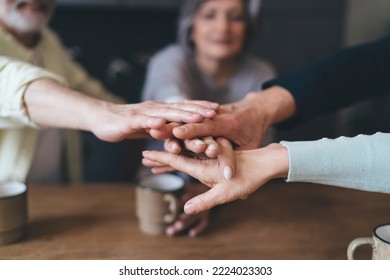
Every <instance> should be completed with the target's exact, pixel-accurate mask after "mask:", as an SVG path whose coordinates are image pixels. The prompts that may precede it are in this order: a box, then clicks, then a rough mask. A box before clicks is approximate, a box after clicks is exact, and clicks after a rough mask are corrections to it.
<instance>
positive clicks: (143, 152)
mask: <svg viewBox="0 0 390 280" xmlns="http://www.w3.org/2000/svg"><path fill="white" fill-rule="evenodd" d="M149 153H150V151H142V155H143V156H146V155H148V154H149Z"/></svg>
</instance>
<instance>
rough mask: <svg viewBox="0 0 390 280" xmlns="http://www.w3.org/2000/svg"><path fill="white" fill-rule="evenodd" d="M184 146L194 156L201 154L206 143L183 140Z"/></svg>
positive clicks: (197, 140) (195, 140) (196, 140)
mask: <svg viewBox="0 0 390 280" xmlns="http://www.w3.org/2000/svg"><path fill="white" fill-rule="evenodd" d="M184 146H185V148H186V149H187V150H189V151H191V152H194V153H196V154H200V153H203V152H204V151H205V150H206V148H207V145H206V143H205V142H204V141H202V140H200V139H187V140H184Z"/></svg>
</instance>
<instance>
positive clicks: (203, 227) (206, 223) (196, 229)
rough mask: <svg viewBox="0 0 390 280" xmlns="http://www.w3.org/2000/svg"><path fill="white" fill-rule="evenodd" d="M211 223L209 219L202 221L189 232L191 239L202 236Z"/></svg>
mask: <svg viewBox="0 0 390 280" xmlns="http://www.w3.org/2000/svg"><path fill="white" fill-rule="evenodd" d="M209 223H210V222H209V219H208V218H203V219H201V220H200V222H199V223H198V224H197V225H196V226H194V227H193V228H192V229H191V230H190V231H189V232H188V235H189V236H191V237H196V236H198V235H200V234H201V233H203V232H204V231H205V230H206V228H207V227H208V226H209Z"/></svg>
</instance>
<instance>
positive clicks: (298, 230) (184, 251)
mask: <svg viewBox="0 0 390 280" xmlns="http://www.w3.org/2000/svg"><path fill="white" fill-rule="evenodd" d="M28 197H29V225H28V233H27V235H26V237H25V238H24V239H23V240H20V241H18V242H16V243H13V244H8V245H3V246H0V259H117V260H121V259H142V260H144V259H149V260H150V259H182V260H185V259H287V260H291V259H301V260H302V259H303V260H307V259H346V248H347V246H348V243H349V242H350V241H351V240H352V239H354V238H356V237H361V236H371V234H372V233H371V232H372V229H373V227H374V226H376V225H378V224H382V223H388V222H390V195H388V194H380V193H370V192H363V191H356V190H349V189H343V188H337V187H330V186H321V185H314V184H291V183H290V184H286V183H283V182H280V181H275V182H271V183H269V184H267V185H266V186H264V187H262V188H261V189H259V190H258V191H257V192H256V193H255V194H253V195H252V196H251V197H250V198H248V199H247V200H245V201H236V202H233V203H230V204H227V205H225V206H223V207H220V208H217V209H216V211H214V214H213V216H212V222H211V226H210V227H209V229H208V231H207V232H206V233H205V234H204V235H203V236H200V237H198V238H190V237H188V236H187V235H182V236H179V237H166V236H161V237H150V236H146V235H144V234H142V233H141V232H140V230H139V228H138V222H137V218H136V216H135V211H134V210H135V209H134V188H133V187H132V186H131V185H117V184H104V185H102V184H89V185H87V184H80V185H74V186H57V185H56V186H54V185H47V186H44V185H32V186H30V187H29V193H28ZM356 253H357V255H358V257H359V258H370V255H371V252H370V248H368V247H366V248H364V247H363V248H359V249H358V250H357V252H356Z"/></svg>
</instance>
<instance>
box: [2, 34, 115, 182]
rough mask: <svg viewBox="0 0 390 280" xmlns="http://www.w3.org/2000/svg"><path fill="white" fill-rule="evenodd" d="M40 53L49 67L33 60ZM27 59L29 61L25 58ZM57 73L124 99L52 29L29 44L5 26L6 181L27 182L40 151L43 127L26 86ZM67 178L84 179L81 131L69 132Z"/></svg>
mask: <svg viewBox="0 0 390 280" xmlns="http://www.w3.org/2000/svg"><path fill="white" fill-rule="evenodd" d="M37 54H39V55H40V56H41V57H40V61H41V64H42V66H43V68H45V69H46V70H48V71H45V70H43V69H42V68H38V67H34V66H33V65H31V64H27V63H24V62H28V63H33V62H34V61H36V57H34V56H36V55H37ZM22 62H23V63H22ZM44 77H46V78H51V79H55V80H56V81H58V82H61V83H63V84H67V85H69V86H70V87H71V88H72V89H75V90H78V91H80V92H83V93H86V94H89V95H91V96H94V97H97V98H100V99H105V100H111V101H114V102H122V100H120V99H119V98H117V97H114V96H113V95H112V94H110V93H109V92H108V91H106V90H105V89H104V88H103V86H102V85H101V83H99V82H98V81H96V80H94V79H92V78H91V77H90V76H88V74H87V73H86V72H85V71H84V70H83V69H82V68H81V67H80V66H79V65H78V64H76V63H75V62H73V61H72V59H71V57H70V56H69V55H68V53H67V52H66V50H65V48H64V47H63V45H62V43H61V42H60V40H59V39H58V37H57V36H56V35H55V34H54V33H53V32H52V31H50V30H49V29H45V30H44V31H43V32H42V38H41V41H40V43H39V45H38V46H37V47H36V48H35V49H34V50H29V49H26V48H25V47H24V46H23V45H21V44H20V43H19V42H17V41H16V40H15V39H14V38H13V37H12V35H10V34H9V33H7V32H6V31H5V30H3V29H2V28H1V27H0V181H10V180H16V181H22V182H23V181H25V180H26V177H27V174H28V171H29V169H30V166H31V162H32V159H33V156H34V151H35V145H36V140H37V136H38V129H39V127H38V126H37V125H36V124H34V123H33V122H32V121H31V120H30V119H29V116H28V115H27V111H26V109H25V107H24V102H23V95H24V92H25V89H26V86H27V85H28V84H29V83H30V82H32V81H34V80H36V79H39V78H44ZM63 138H64V142H65V151H66V163H67V168H66V170H67V171H68V174H67V178H68V179H69V180H70V181H80V180H82V158H81V145H80V143H81V142H80V139H79V134H78V133H77V132H75V131H65V130H64V133H63Z"/></svg>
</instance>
